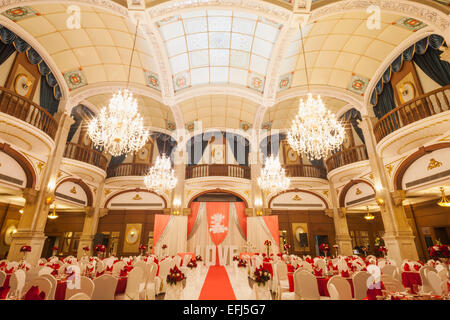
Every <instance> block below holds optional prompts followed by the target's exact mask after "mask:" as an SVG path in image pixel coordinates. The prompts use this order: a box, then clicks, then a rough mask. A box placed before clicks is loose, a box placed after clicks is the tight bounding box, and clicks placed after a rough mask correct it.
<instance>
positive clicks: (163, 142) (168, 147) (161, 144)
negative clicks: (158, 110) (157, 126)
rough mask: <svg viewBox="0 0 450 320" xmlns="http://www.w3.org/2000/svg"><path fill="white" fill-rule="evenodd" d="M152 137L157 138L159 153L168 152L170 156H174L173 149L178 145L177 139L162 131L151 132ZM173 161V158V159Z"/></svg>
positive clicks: (167, 154)
mask: <svg viewBox="0 0 450 320" xmlns="http://www.w3.org/2000/svg"><path fill="white" fill-rule="evenodd" d="M151 137H152V138H153V139H154V140H156V145H157V146H158V151H159V154H160V155H162V154H163V153H164V154H166V156H168V157H169V158H173V151H174V150H175V147H176V146H177V141H176V140H175V139H174V138H172V137H171V136H169V135H167V134H165V133H160V132H154V133H152V134H151ZM172 161H173V159H172Z"/></svg>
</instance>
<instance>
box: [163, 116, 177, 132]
mask: <svg viewBox="0 0 450 320" xmlns="http://www.w3.org/2000/svg"><path fill="white" fill-rule="evenodd" d="M176 128H177V126H176V124H175V122H172V121H169V120H167V119H166V129H167V130H169V131H175V129H176Z"/></svg>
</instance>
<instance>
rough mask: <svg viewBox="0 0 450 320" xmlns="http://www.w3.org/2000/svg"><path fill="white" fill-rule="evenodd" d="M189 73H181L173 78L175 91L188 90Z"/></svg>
mask: <svg viewBox="0 0 450 320" xmlns="http://www.w3.org/2000/svg"><path fill="white" fill-rule="evenodd" d="M190 79H191V77H190V75H189V71H185V72H181V73H179V74H177V75H175V76H174V77H173V86H174V89H175V91H177V90H181V89H185V88H188V87H189V86H190V85H191V80H190Z"/></svg>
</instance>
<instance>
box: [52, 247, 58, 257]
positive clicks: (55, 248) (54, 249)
mask: <svg viewBox="0 0 450 320" xmlns="http://www.w3.org/2000/svg"><path fill="white" fill-rule="evenodd" d="M52 254H53V255H54V256H56V255H57V254H58V247H53V248H52Z"/></svg>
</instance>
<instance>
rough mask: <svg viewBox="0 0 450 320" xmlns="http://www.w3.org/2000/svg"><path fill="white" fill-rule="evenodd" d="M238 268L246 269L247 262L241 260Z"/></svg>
mask: <svg viewBox="0 0 450 320" xmlns="http://www.w3.org/2000/svg"><path fill="white" fill-rule="evenodd" d="M238 267H241V268H246V267H247V262H246V261H245V260H243V259H239V262H238Z"/></svg>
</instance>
